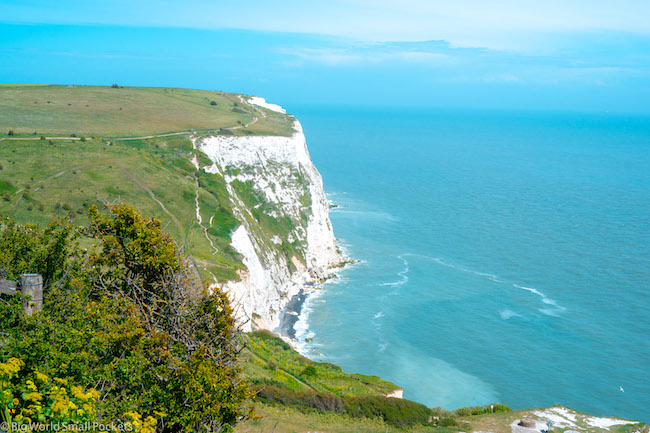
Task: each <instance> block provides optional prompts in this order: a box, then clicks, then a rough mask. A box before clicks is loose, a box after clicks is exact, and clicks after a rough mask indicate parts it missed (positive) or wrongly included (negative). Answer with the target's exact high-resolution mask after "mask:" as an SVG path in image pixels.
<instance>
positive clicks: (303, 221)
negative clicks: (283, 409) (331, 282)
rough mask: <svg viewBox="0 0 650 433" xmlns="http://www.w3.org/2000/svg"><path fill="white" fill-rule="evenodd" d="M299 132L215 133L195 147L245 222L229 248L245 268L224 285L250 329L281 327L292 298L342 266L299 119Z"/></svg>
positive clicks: (235, 234)
mask: <svg viewBox="0 0 650 433" xmlns="http://www.w3.org/2000/svg"><path fill="white" fill-rule="evenodd" d="M262 101H263V100H262ZM253 103H254V102H253ZM259 105H261V104H259ZM268 105H270V106H271V108H269V107H268V106H265V108H269V109H273V108H275V107H276V106H273V105H271V104H268ZM261 106H263V105H261ZM294 129H295V133H294V134H293V135H292V136H291V137H282V136H243V137H233V136H215V137H208V138H204V139H202V140H201V142H200V143H198V148H199V150H201V151H202V152H203V153H205V154H206V155H207V156H208V158H210V160H211V161H212V162H213V164H212V166H210V167H205V168H204V169H205V170H206V171H209V172H212V173H218V174H220V175H221V176H223V177H224V179H225V180H226V183H227V190H228V193H229V194H230V196H231V199H232V202H233V212H234V215H235V216H236V217H237V219H238V220H239V221H240V222H241V225H240V226H239V227H238V228H237V229H236V230H235V231H234V232H233V233H232V246H233V247H234V249H235V250H236V251H237V252H239V253H240V254H241V255H242V256H243V263H244V265H245V266H246V268H247V269H246V270H244V271H240V272H239V275H240V277H241V281H231V282H229V283H227V284H226V286H225V287H226V290H227V291H228V293H229V295H230V297H231V299H232V301H233V303H234V306H235V308H236V313H237V316H238V317H239V318H240V319H242V320H243V321H245V322H246V323H245V325H244V329H245V330H250V329H251V327H252V326H253V323H256V324H257V325H258V326H261V327H265V328H267V329H271V330H275V329H277V328H278V326H279V325H280V318H281V314H282V312H283V310H284V309H285V308H286V306H287V304H288V303H289V301H290V300H291V298H292V297H293V296H294V295H296V294H298V293H299V292H300V290H301V289H303V288H305V286H309V285H311V283H315V282H318V281H321V280H322V279H324V278H327V277H329V276H330V275H331V272H332V271H331V268H332V267H333V266H335V265H337V264H339V263H340V262H341V261H342V257H341V256H340V254H339V253H338V250H337V248H336V245H335V239H334V233H333V231H332V224H331V222H330V219H329V212H328V210H329V206H328V203H327V200H326V198H325V193H324V191H323V181H322V179H321V176H320V174H319V173H318V171H317V170H316V167H315V166H314V164H313V163H312V161H311V159H310V157H309V152H308V150H307V144H306V141H305V136H304V135H303V132H302V127H301V125H300V123H299V122H298V121H297V120H295V122H294Z"/></svg>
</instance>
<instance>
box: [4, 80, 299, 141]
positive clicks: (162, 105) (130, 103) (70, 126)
mask: <svg viewBox="0 0 650 433" xmlns="http://www.w3.org/2000/svg"><path fill="white" fill-rule="evenodd" d="M262 110H263V109H260V108H259V107H254V106H251V105H248V104H247V103H245V102H244V101H242V98H241V97H240V95H237V94H233V93H224V92H215V91H207V90H192V89H176V88H154V87H116V88H114V87H109V86H74V87H72V86H54V85H52V86H50V85H43V86H35V85H31V86H23V85H2V86H0V131H3V130H6V131H8V130H13V131H15V132H16V134H17V135H30V134H32V135H33V134H34V132H36V133H38V134H39V135H40V134H66V135H70V134H76V135H98V136H102V137H116V136H120V137H121V136H129V135H145V134H158V133H165V132H176V131H190V130H194V131H198V132H211V131H218V130H219V129H221V128H225V129H229V128H237V129H233V130H232V131H233V132H235V131H237V132H236V133H237V134H256V135H290V134H291V131H292V129H291V125H292V122H291V120H290V119H289V118H288V116H286V115H283V114H281V113H275V112H273V111H269V110H263V111H262ZM262 112H263V113H264V115H265V116H266V117H263V118H260V119H259V120H258V121H256V122H255V123H254V124H251V125H250V126H249V127H246V131H242V129H244V128H242V127H241V126H242V125H246V124H248V123H250V122H252V121H253V120H255V117H261V116H260V113H262Z"/></svg>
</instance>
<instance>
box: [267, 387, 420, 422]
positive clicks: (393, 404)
mask: <svg viewBox="0 0 650 433" xmlns="http://www.w3.org/2000/svg"><path fill="white" fill-rule="evenodd" d="M255 398H256V399H257V400H259V401H263V402H265V403H274V404H280V405H284V406H296V407H298V408H308V409H315V410H319V411H323V412H337V413H347V414H348V415H350V416H351V417H354V418H381V419H383V420H384V421H385V422H387V423H388V424H391V425H393V426H395V427H400V428H401V427H409V426H414V425H418V424H428V423H429V421H430V419H431V415H432V412H431V409H429V408H427V407H426V406H424V405H422V404H419V403H415V402H412V401H409V400H402V399H398V398H388V397H379V396H369V397H340V396H337V395H334V394H329V393H322V392H314V391H292V390H289V389H286V388H279V387H276V386H264V387H258V388H257V391H256V396H255Z"/></svg>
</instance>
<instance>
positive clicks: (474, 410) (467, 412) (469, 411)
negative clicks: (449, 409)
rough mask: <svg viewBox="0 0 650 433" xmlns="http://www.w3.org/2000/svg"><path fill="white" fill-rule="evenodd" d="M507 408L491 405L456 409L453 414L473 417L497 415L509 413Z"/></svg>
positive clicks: (502, 405)
mask: <svg viewBox="0 0 650 433" xmlns="http://www.w3.org/2000/svg"><path fill="white" fill-rule="evenodd" d="M511 410H512V409H510V408H509V407H508V406H506V405H504V404H492V405H487V406H476V407H461V408H458V409H456V410H455V411H454V412H453V413H454V415H455V416H461V417H465V416H473V415H483V414H486V413H498V412H510V411H511Z"/></svg>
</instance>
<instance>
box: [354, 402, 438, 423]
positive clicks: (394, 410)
mask: <svg viewBox="0 0 650 433" xmlns="http://www.w3.org/2000/svg"><path fill="white" fill-rule="evenodd" d="M345 403H346V406H345V411H346V412H347V413H348V414H350V415H351V416H353V417H355V418H360V417H366V418H374V417H380V418H382V419H383V420H384V421H385V422H387V423H388V424H391V425H393V426H395V427H408V426H413V425H417V424H428V423H429V420H430V418H431V409H429V408H428V407H426V406H424V405H422V404H420V403H415V402H413V401H409V400H403V399H399V398H389V397H375V396H371V397H348V398H347V399H346V401H345Z"/></svg>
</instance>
